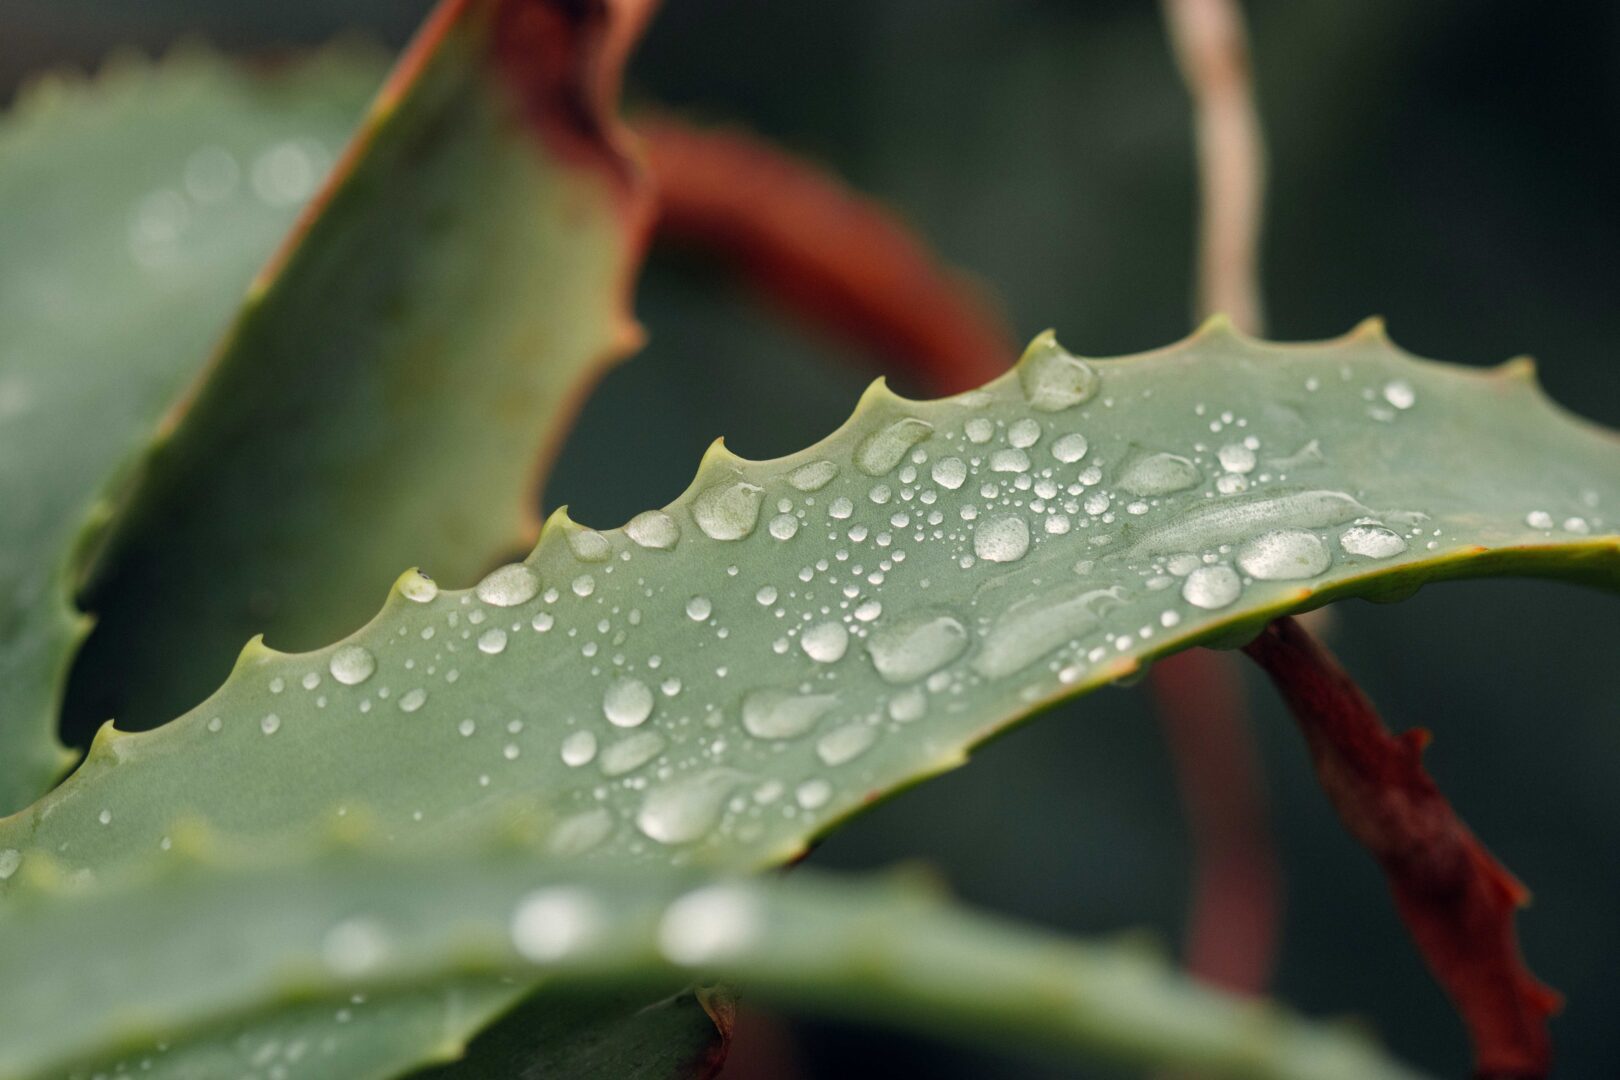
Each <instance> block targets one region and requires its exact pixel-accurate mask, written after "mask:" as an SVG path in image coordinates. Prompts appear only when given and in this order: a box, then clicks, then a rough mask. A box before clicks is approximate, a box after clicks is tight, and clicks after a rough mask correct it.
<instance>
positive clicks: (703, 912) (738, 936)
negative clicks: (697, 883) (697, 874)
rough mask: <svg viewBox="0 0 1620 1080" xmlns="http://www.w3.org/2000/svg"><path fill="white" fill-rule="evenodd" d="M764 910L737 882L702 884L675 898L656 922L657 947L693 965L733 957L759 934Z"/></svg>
mask: <svg viewBox="0 0 1620 1080" xmlns="http://www.w3.org/2000/svg"><path fill="white" fill-rule="evenodd" d="M764 923H765V913H764V911H763V910H761V907H760V903H759V900H758V899H757V898H756V897H755V896H754V895H753V893H751V892H750V891H748V889H747V888H746V887H745V886H741V885H706V886H704V887H703V888H701V889H696V890H694V891H692V892H689V893H687V894H686V895H685V896H683V897H681V898H680V899H679V900H676V901H675V902H674V903H673V904H671V905H669V908H668V909H667V910H666V911H665V912H664V917H663V918H662V919H660V920H659V923H658V949H659V951H660V952H662V953H663V954H664V958H665V959H667V960H668V961H670V963H673V964H681V965H684V966H687V967H693V966H696V965H699V964H711V963H714V962H715V961H718V960H724V959H727V958H729V957H734V956H736V955H737V954H738V953H741V952H743V951H744V950H746V949H747V948H748V947H749V946H750V945H752V944H753V943H754V942H755V941H756V940H757V939H758V938H759V936H760V933H761V932H762V930H763V927H764Z"/></svg>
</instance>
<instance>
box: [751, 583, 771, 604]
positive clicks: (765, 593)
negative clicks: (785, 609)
mask: <svg viewBox="0 0 1620 1080" xmlns="http://www.w3.org/2000/svg"><path fill="white" fill-rule="evenodd" d="M754 599H755V600H757V601H758V602H759V603H760V604H761V605H763V606H765V607H769V606H770V605H771V604H774V603H776V586H774V585H761V586H760V587H759V591H758V592H757V593H755V594H754Z"/></svg>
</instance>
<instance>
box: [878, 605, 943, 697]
mask: <svg viewBox="0 0 1620 1080" xmlns="http://www.w3.org/2000/svg"><path fill="white" fill-rule="evenodd" d="M967 644H968V632H967V628H966V627H964V626H963V625H962V624H961V623H960V622H959V621H957V620H956V619H955V618H954V617H952V616H950V615H946V614H943V613H932V614H929V613H925V614H921V615H913V616H911V617H909V618H905V619H900V620H898V621H896V622H893V623H890V624H889V625H887V626H880V627H878V628H877V629H875V630H873V631H872V635H871V637H870V638H868V639H867V642H866V651H867V654H868V655H870V656H871V657H872V666H873V667H875V668H877V672H878V674H879V675H881V676H883V678H884V679H885V680H886V681H888V682H891V683H907V682H915V681H916V680H918V679H921V678H922V677H924V676H925V675H931V674H933V673H934V672H936V671H938V670H939V669H940V668H942V667H944V666H945V665H946V664H948V663H950V662H951V661H952V660H955V659H956V658H957V657H958V656H961V655H962V651H963V650H964V649H966V648H967Z"/></svg>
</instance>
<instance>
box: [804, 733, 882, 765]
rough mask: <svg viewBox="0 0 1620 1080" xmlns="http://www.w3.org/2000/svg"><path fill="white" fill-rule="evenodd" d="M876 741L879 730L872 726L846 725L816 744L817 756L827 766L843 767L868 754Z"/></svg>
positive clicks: (826, 735)
mask: <svg viewBox="0 0 1620 1080" xmlns="http://www.w3.org/2000/svg"><path fill="white" fill-rule="evenodd" d="M876 741H877V729H876V728H874V727H872V726H871V725H870V724H862V723H854V724H845V725H844V726H843V727H839V728H834V729H833V730H831V731H829V732H827V734H825V735H823V736H822V737H821V738H820V740H818V741H817V742H816V756H817V757H819V758H820V759H821V760H822V762H823V763H824V764H826V765H843V764H845V763H846V762H850V761H854V760H855V759H856V758H858V757H860V756H861V755H862V754H864V753H866V751H867V750H868V749H869V748H870V747H871V745H872V744H873V743H874V742H876Z"/></svg>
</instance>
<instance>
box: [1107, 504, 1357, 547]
mask: <svg viewBox="0 0 1620 1080" xmlns="http://www.w3.org/2000/svg"><path fill="white" fill-rule="evenodd" d="M1370 513H1371V511H1370V510H1368V509H1367V508H1366V507H1365V506H1362V505H1361V504H1360V503H1359V502H1357V501H1356V500H1355V499H1353V498H1351V497H1350V496H1349V495H1346V494H1345V493H1344V492H1342V491H1296V492H1292V493H1290V494H1287V495H1263V496H1250V497H1247V498H1232V499H1217V500H1213V501H1211V502H1208V503H1204V504H1201V505H1199V506H1197V507H1195V508H1193V509H1192V510H1189V511H1187V512H1186V513H1184V514H1182V515H1181V516H1180V517H1178V518H1177V519H1175V520H1174V521H1170V522H1167V523H1166V524H1164V525H1159V526H1156V527H1154V528H1149V529H1144V530H1143V531H1142V533H1141V534H1140V536H1139V538H1138V539H1136V540H1135V541H1134V542H1132V543H1131V544H1130V546H1129V550H1130V551H1131V552H1133V553H1135V554H1141V555H1171V554H1174V553H1176V552H1182V551H1201V550H1203V549H1205V548H1212V547H1217V546H1219V545H1221V544H1229V543H1235V542H1237V541H1239V540H1242V539H1243V538H1244V537H1246V536H1249V535H1251V534H1252V533H1253V532H1254V530H1255V529H1256V528H1266V527H1271V528H1281V527H1284V526H1288V527H1293V528H1302V529H1319V528H1325V527H1327V526H1329V525H1342V524H1344V523H1345V522H1348V521H1353V520H1355V519H1356V518H1358V517H1364V516H1367V515H1369V514H1370Z"/></svg>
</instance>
